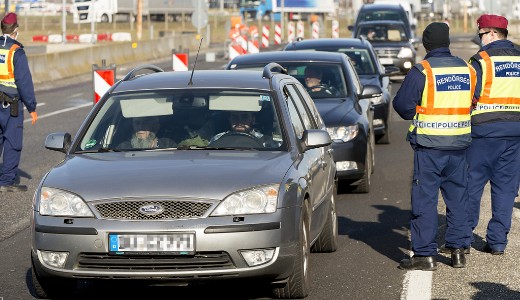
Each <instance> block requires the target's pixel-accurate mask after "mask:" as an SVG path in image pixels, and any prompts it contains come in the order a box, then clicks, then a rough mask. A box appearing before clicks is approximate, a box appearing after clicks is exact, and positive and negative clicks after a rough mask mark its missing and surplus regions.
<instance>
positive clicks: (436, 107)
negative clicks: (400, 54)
mask: <svg viewBox="0 0 520 300" xmlns="http://www.w3.org/2000/svg"><path fill="white" fill-rule="evenodd" d="M419 65H420V66H422V72H423V73H424V74H425V76H426V80H425V85H424V89H423V93H422V99H421V103H420V105H418V106H417V107H416V115H415V117H414V119H413V121H412V124H411V125H410V128H409V131H410V132H412V133H413V132H415V134H416V135H417V143H418V144H419V145H422V146H425V147H440V148H444V147H445V148H452V147H453V148H463V147H467V146H468V145H469V143H470V141H471V121H470V120H471V116H470V107H471V98H472V95H473V93H474V92H475V84H476V78H477V76H476V72H475V70H474V69H473V67H471V66H470V65H469V64H467V63H466V62H464V61H463V60H462V59H460V58H456V57H453V58H445V57H443V58H429V59H428V60H424V61H422V62H421V63H420V64H419Z"/></svg>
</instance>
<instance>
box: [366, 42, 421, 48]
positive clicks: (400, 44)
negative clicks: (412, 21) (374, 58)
mask: <svg viewBox="0 0 520 300" xmlns="http://www.w3.org/2000/svg"><path fill="white" fill-rule="evenodd" d="M370 42H371V43H372V47H374V49H380V48H401V47H409V48H413V47H412V46H411V45H410V43H409V42H375V41H370Z"/></svg>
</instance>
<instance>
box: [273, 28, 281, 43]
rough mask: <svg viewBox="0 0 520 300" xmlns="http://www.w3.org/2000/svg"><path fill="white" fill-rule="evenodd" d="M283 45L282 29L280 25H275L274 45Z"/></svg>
mask: <svg viewBox="0 0 520 300" xmlns="http://www.w3.org/2000/svg"><path fill="white" fill-rule="evenodd" d="M281 43H282V27H281V26H280V24H276V25H274V44H275V45H280V44H281Z"/></svg>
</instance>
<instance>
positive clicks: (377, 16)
mask: <svg viewBox="0 0 520 300" xmlns="http://www.w3.org/2000/svg"><path fill="white" fill-rule="evenodd" d="M384 20H388V21H403V15H402V14H401V13H400V12H399V11H397V10H371V11H361V12H360V13H359V17H358V22H362V21H384Z"/></svg>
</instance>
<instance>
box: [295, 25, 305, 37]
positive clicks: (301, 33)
mask: <svg viewBox="0 0 520 300" xmlns="http://www.w3.org/2000/svg"><path fill="white" fill-rule="evenodd" d="M304 36H305V29H304V24H303V21H298V22H297V23H296V37H299V38H302V39H303V38H304Z"/></svg>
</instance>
